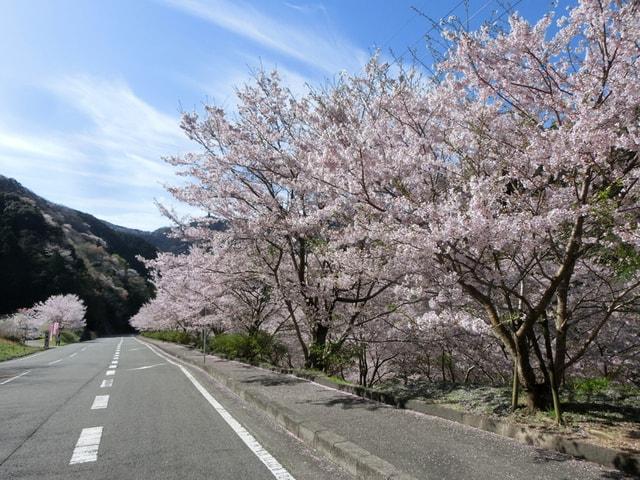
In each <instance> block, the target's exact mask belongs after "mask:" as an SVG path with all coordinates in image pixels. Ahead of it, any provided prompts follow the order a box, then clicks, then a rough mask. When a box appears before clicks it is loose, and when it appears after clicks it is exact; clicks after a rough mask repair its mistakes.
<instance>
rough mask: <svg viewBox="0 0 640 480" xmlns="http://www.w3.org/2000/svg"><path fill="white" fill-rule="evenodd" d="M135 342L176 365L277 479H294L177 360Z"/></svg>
mask: <svg viewBox="0 0 640 480" xmlns="http://www.w3.org/2000/svg"><path fill="white" fill-rule="evenodd" d="M136 341H137V342H140V343H141V344H142V345H144V346H146V347H147V348H149V350H151V351H152V352H153V353H155V354H156V355H158V356H159V357H161V358H164V359H165V360H166V361H167V362H169V363H171V364H172V365H175V366H176V367H178V368H179V369H180V370H181V371H182V373H184V374H185V376H186V377H187V378H188V379H189V380H190V381H191V383H192V384H193V386H194V387H196V390H198V392H200V394H201V395H202V396H203V397H204V398H205V399H206V400H207V402H209V404H210V405H211V406H212V407H213V408H214V409H215V410H216V412H218V414H219V415H220V416H221V417H222V419H223V420H224V421H225V422H227V425H229V426H230V427H231V429H232V430H233V431H234V432H235V433H236V435H238V437H240V440H242V441H243V442H244V444H245V445H246V446H247V447H249V450H251V451H252V452H253V454H254V455H255V456H256V457H258V459H259V460H260V461H261V462H262V463H263V464H264V465H265V466H266V467H267V468H268V469H269V471H270V472H271V474H272V475H273V476H274V477H275V478H277V479H278V480H295V478H294V477H293V476H292V475H291V474H290V473H289V472H288V471H287V469H285V468H284V467H283V466H282V465H281V464H280V462H278V461H277V460H276V459H275V458H274V457H273V456H272V455H271V454H270V453H269V452H267V450H266V449H265V448H264V447H263V446H262V445H260V443H259V442H258V441H257V440H256V439H255V438H254V437H253V435H251V434H250V433H249V432H248V431H247V430H246V429H245V428H244V427H243V426H242V425H241V424H240V423H239V422H238V421H237V420H236V419H235V418H233V416H232V415H231V414H230V413H229V412H227V410H225V408H224V407H223V406H222V405H221V404H220V403H219V402H218V401H217V400H216V399H215V398H213V396H212V395H211V394H210V393H209V392H208V391H207V390H206V389H205V388H204V387H203V386H202V385H200V382H198V380H196V379H195V377H194V376H193V375H192V374H191V372H189V370H187V369H186V368H185V367H183V366H182V365H180V364H179V363H177V362H174V361H173V360H171V359H170V358H169V357H168V356H166V355H164V354H161V353H159V352H158V351H157V350H156V349H155V348H154V347H152V346H151V345H149V344H147V343H144V342H142V341H140V340H138V339H137V338H136Z"/></svg>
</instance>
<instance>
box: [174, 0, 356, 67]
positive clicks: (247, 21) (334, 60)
mask: <svg viewBox="0 0 640 480" xmlns="http://www.w3.org/2000/svg"><path fill="white" fill-rule="evenodd" d="M164 1H165V3H166V4H168V5H170V6H172V7H174V8H176V9H178V10H181V11H183V12H185V13H188V14H190V15H193V16H196V17H199V18H201V19H203V20H205V21H207V22H210V23H212V24H214V25H216V26H218V27H220V28H223V29H225V30H227V31H230V32H233V33H235V34H237V35H240V36H242V37H244V38H246V39H249V40H251V41H253V42H255V43H258V44H260V45H261V46H263V47H264V48H267V49H270V50H273V51H275V52H277V53H279V54H281V55H285V56H287V57H289V58H292V59H295V60H297V61H300V62H303V63H305V64H307V65H309V66H311V67H313V68H316V69H319V70H322V71H323V72H324V73H325V74H327V73H328V74H331V75H333V74H335V73H337V72H339V71H341V70H356V69H359V68H360V67H361V66H362V65H363V64H364V63H365V62H366V59H367V57H368V54H367V52H366V51H364V50H362V49H360V48H358V47H356V46H354V45H353V44H352V43H351V42H350V41H349V40H348V39H346V38H343V37H341V36H340V35H338V34H335V33H329V34H328V33H327V32H325V33H321V32H320V31H318V29H317V28H314V25H313V24H311V23H309V24H307V25H301V24H297V23H296V24H293V23H286V22H285V21H283V20H281V19H276V18H274V17H272V16H269V15H266V14H265V13H263V12H261V11H259V10H257V9H255V8H254V7H252V6H250V5H247V4H245V3H243V2H231V1H228V0H164Z"/></svg>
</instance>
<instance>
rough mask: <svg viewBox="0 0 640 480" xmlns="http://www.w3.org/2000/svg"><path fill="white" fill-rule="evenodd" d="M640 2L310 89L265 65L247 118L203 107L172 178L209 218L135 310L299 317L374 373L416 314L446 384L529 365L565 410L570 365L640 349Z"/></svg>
mask: <svg viewBox="0 0 640 480" xmlns="http://www.w3.org/2000/svg"><path fill="white" fill-rule="evenodd" d="M639 8H640V7H639V4H638V2H637V1H604V2H602V1H596V0H582V1H580V2H579V3H578V5H577V6H576V7H574V8H573V9H571V10H570V11H569V13H568V14H567V16H566V17H562V18H559V19H558V20H554V16H553V15H551V14H549V15H547V16H545V17H544V18H543V19H541V20H540V21H539V22H537V23H535V24H530V23H529V22H527V21H525V20H524V19H522V18H520V17H518V16H517V15H513V16H512V17H511V18H510V20H509V25H508V28H507V29H506V30H497V29H495V28H493V27H492V26H491V25H487V26H484V27H483V28H481V29H480V30H478V31H476V32H468V31H465V30H464V29H463V28H459V26H456V25H451V26H450V27H447V28H444V36H443V41H444V42H447V43H448V49H447V51H446V52H445V53H444V55H443V60H442V61H441V62H440V63H439V64H438V65H437V66H436V67H435V73H434V75H431V76H425V75H422V74H421V73H420V72H419V70H418V69H415V68H414V69H405V68H403V67H396V66H391V65H388V64H384V63H381V62H380V61H379V59H378V58H377V57H374V58H372V60H371V61H370V62H369V64H368V65H367V66H366V68H365V71H364V72H363V73H362V74H359V75H347V74H344V75H342V76H341V77H340V78H339V79H338V80H337V82H336V84H335V85H332V86H329V87H327V88H325V89H322V90H317V91H310V92H309V93H308V94H307V95H304V96H302V97H300V98H296V97H294V96H293V95H292V94H291V92H289V91H288V90H287V89H286V88H285V87H283V86H282V84H281V81H280V79H279V77H278V75H277V73H273V74H270V75H269V74H265V73H260V74H258V76H257V78H256V80H255V82H254V83H253V84H251V85H248V86H245V87H244V88H241V89H240V90H239V91H238V111H237V114H236V115H230V114H228V113H226V112H224V111H223V110H222V109H220V108H217V107H215V106H207V107H206V108H205V112H204V115H202V116H200V115H199V114H197V113H188V114H185V115H184V117H183V122H182V128H183V129H184V131H185V133H186V134H187V136H188V137H189V138H190V139H191V140H193V141H194V142H195V143H196V144H197V146H198V149H197V151H195V152H193V153H189V154H186V155H183V156H180V157H174V158H171V159H169V161H170V163H172V164H173V165H176V166H178V167H179V169H180V172H181V175H183V176H185V178H186V180H187V181H186V182H185V183H184V184H183V185H182V186H180V187H174V188H171V189H170V191H171V193H172V194H173V195H174V196H175V197H176V198H178V199H179V200H182V201H184V202H186V203H188V204H190V205H192V206H195V207H197V208H199V209H201V210H203V211H204V212H206V214H207V216H206V217H203V218H196V219H190V223H189V225H188V226H187V228H185V233H186V234H187V235H189V236H190V238H191V240H195V241H196V246H195V247H194V248H192V249H191V251H190V252H189V253H188V254H187V255H161V256H159V257H158V259H156V260H155V261H152V262H150V263H149V264H148V266H149V267H150V268H151V269H152V271H154V272H155V273H154V275H155V276H154V283H155V285H156V289H157V297H156V299H155V300H154V301H153V302H152V303H151V304H149V305H147V306H145V307H144V308H143V309H142V310H141V312H140V313H139V314H138V316H136V318H135V319H134V324H135V325H137V326H138V327H139V328H150V326H151V325H165V324H173V325H180V326H182V327H184V328H192V327H196V326H202V325H204V324H207V325H210V326H211V325H213V324H214V322H217V324H220V325H224V326H225V327H224V328H231V329H234V328H241V329H242V328H244V329H246V330H247V331H251V330H252V329H266V330H269V331H271V332H272V333H276V332H278V331H281V330H286V331H287V332H289V331H290V332H292V334H293V335H294V337H295V338H296V339H297V341H298V344H299V346H300V349H301V352H302V356H303V357H304V363H305V365H306V366H309V367H313V368H321V369H327V367H328V364H329V360H330V358H331V357H332V355H334V354H336V353H337V352H339V351H340V350H341V349H345V348H352V349H353V351H354V352H358V355H356V356H355V357H358V358H357V359H356V360H354V361H357V362H358V364H359V366H360V368H359V370H360V378H361V382H362V383H367V384H368V383H371V382H372V381H377V380H379V379H380V378H381V377H380V375H381V372H382V371H383V370H384V368H386V367H385V366H391V365H394V362H395V361H396V359H401V358H403V352H402V345H403V344H405V345H408V344H409V343H404V342H405V340H407V338H406V337H404V338H403V339H400V338H398V337H397V336H396V335H395V334H394V330H395V329H401V330H402V331H403V332H405V333H406V332H411V334H412V335H413V336H414V337H415V338H414V339H415V340H416V342H420V343H421V344H422V346H421V348H423V350H424V351H426V352H427V355H428V356H430V357H432V358H436V357H439V358H440V359H441V360H442V362H441V367H442V368H441V370H442V375H441V376H442V379H443V380H444V379H446V378H447V377H448V378H449V379H451V380H453V379H458V378H459V377H460V373H461V372H462V376H463V378H467V379H468V378H470V376H472V375H478V376H479V377H483V378H489V379H494V378H501V377H503V376H504V375H503V371H506V370H508V369H510V368H512V369H513V373H514V380H515V383H516V384H517V383H520V384H521V385H522V386H523V387H524V389H525V391H526V393H527V400H528V405H529V407H530V408H532V409H535V408H543V407H544V408H546V407H547V406H548V405H549V404H550V403H551V401H553V403H554V404H555V406H556V410H557V412H558V419H560V416H559V413H560V410H559V402H558V389H559V387H560V385H561V383H562V382H563V381H564V378H565V377H566V375H567V372H569V373H570V372H571V371H575V372H578V371H580V370H581V369H584V368H587V367H588V368H591V369H600V370H602V369H605V368H606V371H607V372H622V371H625V372H629V371H631V370H632V367H630V365H637V352H638V350H637V343H638V342H637V341H636V338H635V337H634V335H637V332H636V331H635V330H634V328H633V326H634V325H636V324H637V321H638V312H639V311H640V233H639V232H640V230H639V227H638V224H639V219H640V211H639V209H638V205H640V190H639V189H640V187H639V185H638V184H639V176H640V159H639V154H638V149H639V145H640V128H639V123H640V68H638V61H639V58H640V40H639V39H640V13H639V11H638V10H639ZM212 219H215V221H223V222H224V224H225V226H226V227H225V230H224V231H223V232H214V231H213V230H212V229H211V228H208V226H207V225H208V223H211V222H212V221H213V220H212ZM194 222H195V225H194ZM205 308H206V310H207V314H206V315H204V314H203V313H204V311H203V309H205ZM207 317H210V318H207ZM376 339H385V340H386V343H388V344H389V348H388V349H387V350H385V348H383V346H381V345H382V343H381V344H376V343H375V342H376ZM383 343H384V342H383ZM372 345H375V346H374V347H373V348H372ZM411 348H413V347H411ZM411 348H409V350H411ZM438 352H439V353H438ZM598 352H600V353H599V356H598ZM355 357H354V358H355ZM445 358H451V359H453V358H455V362H454V361H453V360H451V362H450V363H449V364H448V365H445V364H444V359H445ZM598 359H599V360H598ZM598 362H600V363H598ZM508 364H511V366H509V365H508ZM371 365H372V366H373V368H372V369H370V368H369V367H370V366H371ZM596 365H599V366H596ZM605 365H606V367H605ZM383 367H384V368H383ZM456 369H457V370H456ZM474 372H477V373H474ZM491 381H494V380H491ZM514 403H517V402H514Z"/></svg>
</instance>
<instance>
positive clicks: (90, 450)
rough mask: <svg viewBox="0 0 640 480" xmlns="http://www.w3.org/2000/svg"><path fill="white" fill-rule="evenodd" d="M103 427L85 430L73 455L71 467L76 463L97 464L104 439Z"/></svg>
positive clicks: (70, 462) (81, 433)
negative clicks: (102, 439)
mask: <svg viewBox="0 0 640 480" xmlns="http://www.w3.org/2000/svg"><path fill="white" fill-rule="evenodd" d="M102 428H103V427H89V428H83V429H82V432H80V437H79V438H78V442H77V443H76V447H75V448H74V449H73V454H71V460H69V465H73V464H76V463H87V462H95V461H96V460H98V448H99V447H100V440H101V438H102Z"/></svg>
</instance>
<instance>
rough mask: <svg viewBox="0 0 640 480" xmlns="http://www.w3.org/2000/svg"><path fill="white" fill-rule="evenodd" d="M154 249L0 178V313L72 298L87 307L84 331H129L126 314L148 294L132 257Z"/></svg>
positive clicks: (147, 255) (142, 273)
mask: <svg viewBox="0 0 640 480" xmlns="http://www.w3.org/2000/svg"><path fill="white" fill-rule="evenodd" d="M156 251H157V250H156V248H155V247H154V246H153V245H151V244H150V243H148V242H147V241H145V240H144V239H142V238H140V237H139V236H135V235H131V234H129V233H126V232H124V231H119V230H116V229H114V228H112V227H111V226H110V225H109V224H107V223H106V222H103V221H101V220H99V219H97V218H95V217H93V216H91V215H89V214H86V213H82V212H79V211H76V210H72V209H70V208H67V207H63V206H60V205H56V204H53V203H51V202H48V201H47V200H45V199H43V198H41V197H39V196H37V195H35V194H34V193H33V192H31V191H29V190H27V189H26V188H24V187H23V186H22V185H20V184H19V183H18V182H17V181H15V180H13V179H10V178H6V177H3V176H0V315H3V314H8V313H11V312H14V311H15V310H17V309H18V308H24V307H30V306H31V305H33V304H34V303H36V302H38V301H42V300H44V299H46V298H47V297H49V296H50V295H54V294H59V293H75V294H77V295H79V296H80V297H81V298H82V299H83V300H84V302H85V304H86V305H87V328H88V330H91V331H94V332H96V333H98V334H111V333H121V332H126V331H129V330H130V326H129V324H128V319H129V317H130V316H131V315H132V314H134V313H135V312H137V310H138V308H139V307H140V305H141V304H142V303H144V302H145V301H146V300H147V299H148V298H149V297H150V295H151V292H152V288H151V286H150V284H149V283H148V282H147V279H146V274H147V272H146V270H145V268H144V265H143V264H142V263H140V262H139V261H138V260H137V259H136V256H137V255H140V256H142V257H145V258H152V257H154V256H155V255H156Z"/></svg>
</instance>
